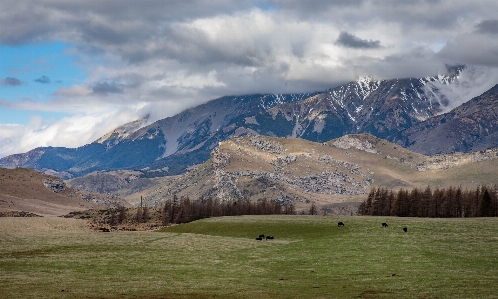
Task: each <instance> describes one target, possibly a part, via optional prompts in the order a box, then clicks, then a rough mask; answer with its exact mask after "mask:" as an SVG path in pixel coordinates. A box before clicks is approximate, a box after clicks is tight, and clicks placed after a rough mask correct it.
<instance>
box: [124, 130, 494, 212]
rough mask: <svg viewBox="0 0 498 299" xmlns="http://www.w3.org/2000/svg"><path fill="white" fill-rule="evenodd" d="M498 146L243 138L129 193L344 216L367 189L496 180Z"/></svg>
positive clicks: (152, 199)
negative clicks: (452, 148)
mask: <svg viewBox="0 0 498 299" xmlns="http://www.w3.org/2000/svg"><path fill="white" fill-rule="evenodd" d="M497 152H498V149H490V150H487V151H482V152H476V153H469V154H463V153H453V154H446V155H436V156H430V157H428V156H424V155H420V154H417V153H414V152H411V151H409V150H406V149H404V148H402V147H400V146H398V145H396V144H393V143H390V142H388V141H385V140H382V139H379V138H376V137H373V136H371V135H364V134H360V135H348V136H344V137H341V138H338V139H334V140H331V141H329V142H326V143H316V142H310V141H306V140H303V139H297V138H274V137H264V136H244V137H237V138H233V139H231V140H227V141H224V142H222V143H221V144H220V145H219V147H217V148H216V149H215V150H213V151H212V154H211V159H210V160H208V161H207V162H205V163H203V164H202V165H200V166H198V167H196V168H192V169H190V170H189V171H188V172H187V173H186V174H184V175H181V176H176V177H167V178H161V179H158V180H157V181H156V183H157V185H155V186H154V187H151V188H148V189H145V190H143V191H141V192H137V193H135V194H131V195H129V196H128V197H126V199H127V200H128V201H129V202H130V203H137V202H139V201H140V197H141V196H143V197H144V198H145V202H146V204H147V205H149V206H158V205H160V204H161V202H162V201H163V200H167V199H171V198H172V196H173V195H174V194H177V195H178V196H189V197H190V198H191V199H193V200H195V199H198V198H202V197H207V196H212V197H214V198H217V199H219V200H234V199H249V200H258V199H262V198H266V199H269V200H279V201H282V202H283V203H288V202H292V203H294V204H295V205H296V207H297V208H298V209H300V208H301V209H303V208H308V207H309V206H310V205H311V203H312V202H315V203H316V204H317V205H319V206H320V207H328V208H329V209H330V212H333V210H334V209H335V210H336V211H335V212H339V211H337V209H343V210H342V211H340V212H342V213H347V212H349V211H350V209H353V208H354V206H355V204H351V205H347V204H345V203H356V202H360V201H363V199H364V198H365V196H366V193H368V191H369V189H370V187H371V186H384V187H387V188H393V189H398V188H413V187H420V188H424V187H426V186H427V185H430V186H433V187H444V186H450V185H452V186H459V185H461V186H462V187H464V188H474V187H475V186H476V185H478V184H496V183H498V180H497V179H496V178H498V159H497V158H498V157H497Z"/></svg>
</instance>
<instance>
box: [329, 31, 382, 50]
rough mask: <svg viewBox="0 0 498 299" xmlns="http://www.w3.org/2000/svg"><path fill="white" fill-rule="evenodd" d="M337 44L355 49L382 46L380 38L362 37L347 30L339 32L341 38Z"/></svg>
mask: <svg viewBox="0 0 498 299" xmlns="http://www.w3.org/2000/svg"><path fill="white" fill-rule="evenodd" d="M335 44H336V45H340V46H343V47H346V48H354V49H378V48H380V47H381V46H380V41H378V40H366V39H361V38H359V37H357V36H355V35H354V34H351V33H348V32H346V31H343V32H341V34H339V38H338V39H337V41H336V42H335Z"/></svg>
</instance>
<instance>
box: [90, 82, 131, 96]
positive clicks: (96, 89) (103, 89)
mask: <svg viewBox="0 0 498 299" xmlns="http://www.w3.org/2000/svg"><path fill="white" fill-rule="evenodd" d="M92 91H93V93H95V94H104V95H107V94H109V93H123V86H122V85H121V84H117V83H114V82H111V83H109V82H99V83H97V84H95V85H94V86H93V87H92Z"/></svg>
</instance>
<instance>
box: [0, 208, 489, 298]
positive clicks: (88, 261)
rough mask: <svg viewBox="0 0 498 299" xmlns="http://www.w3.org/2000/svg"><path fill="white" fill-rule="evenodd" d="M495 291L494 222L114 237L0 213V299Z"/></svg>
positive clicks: (309, 224) (240, 224) (353, 222)
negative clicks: (259, 238)
mask: <svg viewBox="0 0 498 299" xmlns="http://www.w3.org/2000/svg"><path fill="white" fill-rule="evenodd" d="M338 221H343V222H344V223H345V227H337V222H338ZM382 222H387V223H388V224H389V227H388V228H382V227H381V223H382ZM404 226H406V227H407V228H408V232H407V233H404V232H403V231H402V228H403V227H404ZM259 234H269V235H274V236H275V239H274V240H271V241H270V240H269V241H256V240H255V237H257V236H258V235H259ZM497 286H498V219H492V218H487V219H485V218H479V219H418V218H395V217H342V218H338V217H323V216H242V217H223V218H211V219H204V220H201V221H196V222H193V223H189V224H182V225H178V226H174V227H169V228H166V229H164V230H163V231H161V232H112V233H97V232H92V231H90V230H88V229H87V227H86V226H85V222H83V221H82V220H75V219H63V218H0V298H180V299H183V298H258V299H264V298H498V287H497Z"/></svg>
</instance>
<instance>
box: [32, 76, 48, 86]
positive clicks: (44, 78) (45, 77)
mask: <svg viewBox="0 0 498 299" xmlns="http://www.w3.org/2000/svg"><path fill="white" fill-rule="evenodd" d="M33 81H35V82H38V83H42V84H49V83H50V78H49V77H47V76H45V75H43V76H41V77H40V78H38V79H35V80H33Z"/></svg>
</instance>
